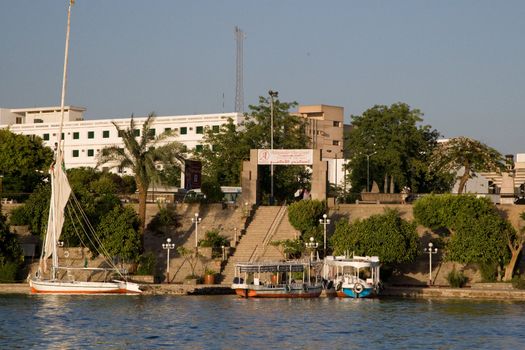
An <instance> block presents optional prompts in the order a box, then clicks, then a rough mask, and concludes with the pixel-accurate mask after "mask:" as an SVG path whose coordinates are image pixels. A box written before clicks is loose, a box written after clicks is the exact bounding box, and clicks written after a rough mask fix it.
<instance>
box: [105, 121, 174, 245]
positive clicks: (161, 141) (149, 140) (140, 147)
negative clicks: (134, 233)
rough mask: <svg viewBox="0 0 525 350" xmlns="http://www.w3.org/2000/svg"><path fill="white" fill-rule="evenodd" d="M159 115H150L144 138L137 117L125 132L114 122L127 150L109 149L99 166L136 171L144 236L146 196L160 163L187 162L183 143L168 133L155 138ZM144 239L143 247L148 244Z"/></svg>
mask: <svg viewBox="0 0 525 350" xmlns="http://www.w3.org/2000/svg"><path fill="white" fill-rule="evenodd" d="M154 120H155V114H154V113H150V114H149V115H148V117H147V119H146V121H145V122H144V123H143V124H142V130H141V132H140V136H137V131H138V130H139V129H137V127H138V125H136V123H135V120H134V118H133V116H131V120H130V123H129V127H128V128H126V129H121V128H120V127H119V126H118V125H117V124H116V123H113V125H114V126H115V128H116V129H117V131H118V134H119V135H120V136H121V137H122V142H123V143H124V148H121V147H118V146H111V147H106V148H104V149H103V150H102V152H100V153H99V159H98V164H99V165H100V164H108V165H109V166H111V167H119V168H128V169H131V170H132V171H133V174H134V177H135V183H136V185H137V190H138V197H139V217H140V232H141V235H143V232H144V228H145V224H146V195H147V192H148V188H149V186H150V184H151V183H152V182H155V181H156V180H157V179H158V177H157V175H158V172H157V169H156V165H157V164H178V163H180V162H181V161H182V160H183V157H182V155H183V147H182V145H181V144H180V143H178V142H174V141H170V140H169V137H171V136H173V134H172V133H171V132H170V131H168V132H164V133H162V134H160V135H159V136H157V137H155V136H153V129H152V124H153V122H154ZM143 240H144V237H143V236H142V245H144V242H143Z"/></svg>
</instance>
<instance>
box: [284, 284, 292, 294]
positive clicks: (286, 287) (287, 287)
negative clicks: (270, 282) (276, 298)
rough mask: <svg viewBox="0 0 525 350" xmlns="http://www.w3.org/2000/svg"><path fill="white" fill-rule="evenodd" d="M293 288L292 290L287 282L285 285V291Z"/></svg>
mask: <svg viewBox="0 0 525 350" xmlns="http://www.w3.org/2000/svg"><path fill="white" fill-rule="evenodd" d="M291 290H292V288H291V287H290V285H289V284H285V285H284V291H285V292H287V293H288V292H290V291H291Z"/></svg>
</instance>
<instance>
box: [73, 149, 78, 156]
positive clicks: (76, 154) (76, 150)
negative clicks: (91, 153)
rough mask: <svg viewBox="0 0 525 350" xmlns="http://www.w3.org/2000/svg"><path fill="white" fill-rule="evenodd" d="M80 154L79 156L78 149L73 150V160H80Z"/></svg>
mask: <svg viewBox="0 0 525 350" xmlns="http://www.w3.org/2000/svg"><path fill="white" fill-rule="evenodd" d="M78 154H79V152H78V149H74V150H73V158H78Z"/></svg>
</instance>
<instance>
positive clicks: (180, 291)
mask: <svg viewBox="0 0 525 350" xmlns="http://www.w3.org/2000/svg"><path fill="white" fill-rule="evenodd" d="M141 289H142V290H143V291H144V293H143V295H179V296H183V295H229V294H234V291H233V290H232V289H231V288H230V287H229V286H227V285H221V284H215V285H205V284H201V285H199V284H198V285H184V284H144V285H142V286H141ZM0 294H30V291H29V285H28V284H27V283H4V284H0ZM323 295H324V294H322V295H321V296H323ZM381 297H396V298H420V299H432V298H448V299H486V300H513V301H525V290H518V289H510V288H508V287H507V286H506V285H501V284H500V285H498V284H492V285H488V286H486V287H485V288H448V287H430V288H429V287H416V286H414V287H412V286H402V287H401V286H388V287H386V288H385V289H384V290H383V292H382V293H381Z"/></svg>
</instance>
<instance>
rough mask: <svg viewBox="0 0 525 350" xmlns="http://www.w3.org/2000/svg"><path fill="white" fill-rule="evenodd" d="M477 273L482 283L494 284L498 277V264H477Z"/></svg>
mask: <svg viewBox="0 0 525 350" xmlns="http://www.w3.org/2000/svg"><path fill="white" fill-rule="evenodd" d="M479 272H480V273H481V280H482V281H483V282H495V281H496V279H497V277H498V264H496V263H493V262H483V263H481V264H479Z"/></svg>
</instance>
